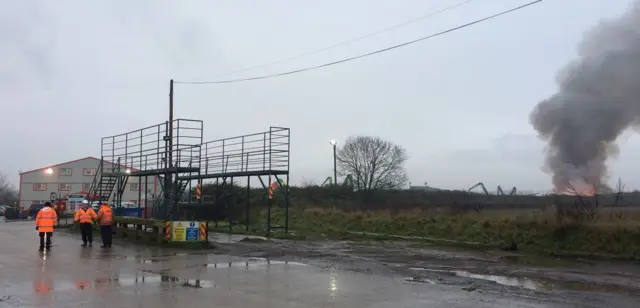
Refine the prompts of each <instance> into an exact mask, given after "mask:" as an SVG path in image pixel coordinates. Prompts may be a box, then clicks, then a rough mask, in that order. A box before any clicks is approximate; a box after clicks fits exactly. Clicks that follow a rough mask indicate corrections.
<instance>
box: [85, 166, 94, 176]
mask: <svg viewBox="0 0 640 308" xmlns="http://www.w3.org/2000/svg"><path fill="white" fill-rule="evenodd" d="M82 175H84V176H95V175H96V168H83V169H82Z"/></svg>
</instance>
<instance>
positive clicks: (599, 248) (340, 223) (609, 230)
mask: <svg viewBox="0 0 640 308" xmlns="http://www.w3.org/2000/svg"><path fill="white" fill-rule="evenodd" d="M614 214H615V215H614ZM258 215H260V216H264V213H259V214H258ZM253 221H264V217H260V220H256V219H253ZM272 224H279V225H282V224H284V215H283V213H282V212H281V211H280V210H279V209H276V210H274V212H273V216H272ZM289 226H290V229H291V230H295V231H294V232H292V233H293V234H284V233H281V232H273V233H272V234H271V236H272V237H276V238H290V239H313V238H319V237H322V238H333V239H379V240H385V239H404V240H415V241H426V242H432V243H435V244H438V245H447V246H462V247H468V248H481V249H505V250H517V251H522V252H529V253H538V254H545V255H549V254H550V255H556V256H579V257H592V258H599V259H625V260H630V259H631V260H640V211H638V210H636V209H635V208H623V209H606V210H603V211H601V213H599V215H598V218H597V219H596V220H594V221H591V222H588V223H575V222H572V223H566V222H565V223H560V222H558V221H557V219H556V217H555V211H554V210H552V209H548V210H529V209H527V210H492V211H481V212H466V213H460V214H451V213H449V212H447V211H439V210H438V209H434V210H430V211H423V210H410V211H398V212H392V211H360V212H345V211H340V210H335V209H320V208H309V209H295V210H291V211H290V221H289ZM240 229H242V230H240ZM211 231H216V232H228V231H229V229H228V226H225V225H223V224H219V225H218V227H217V228H212V229H211ZM233 232H234V233H239V234H256V235H265V234H264V232H263V231H262V232H246V231H244V227H234V229H233Z"/></svg>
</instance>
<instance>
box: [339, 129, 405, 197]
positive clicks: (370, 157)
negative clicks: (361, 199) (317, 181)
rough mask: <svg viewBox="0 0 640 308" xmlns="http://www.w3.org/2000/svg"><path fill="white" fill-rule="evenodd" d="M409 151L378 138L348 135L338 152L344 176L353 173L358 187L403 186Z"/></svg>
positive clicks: (388, 187) (362, 188) (340, 168)
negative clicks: (405, 164)
mask: <svg viewBox="0 0 640 308" xmlns="http://www.w3.org/2000/svg"><path fill="white" fill-rule="evenodd" d="M407 159H408V155H407V151H406V150H405V149H404V148H402V147H401V146H399V145H396V144H394V143H392V142H390V141H386V140H383V139H381V138H379V137H370V136H356V137H349V138H348V139H347V140H346V142H345V144H344V146H342V148H340V150H339V152H338V154H337V160H338V165H339V166H338V167H339V170H340V173H341V174H343V175H346V174H351V176H352V177H353V186H354V188H355V189H356V190H360V191H372V190H379V189H394V188H400V187H402V186H403V185H405V184H406V183H407V174H406V171H405V169H404V163H405V162H406V160H407Z"/></svg>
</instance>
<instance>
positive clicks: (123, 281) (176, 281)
mask: <svg viewBox="0 0 640 308" xmlns="http://www.w3.org/2000/svg"><path fill="white" fill-rule="evenodd" d="M159 284H172V285H175V286H181V287H189V288H214V287H215V283H214V281H213V280H204V279H184V278H180V277H176V276H170V275H156V274H145V275H120V276H115V277H103V278H97V279H94V280H77V281H74V282H69V281H52V280H49V281H39V282H35V283H34V284H33V289H32V290H33V292H35V293H49V292H63V291H72V290H86V289H94V290H98V291H100V290H106V289H110V288H114V287H131V286H136V285H159ZM12 289H13V290H12ZM27 289H28V288H24V286H14V287H12V288H9V289H8V291H9V292H10V293H12V294H20V293H24V291H25V290H27ZM12 291H13V292H12Z"/></svg>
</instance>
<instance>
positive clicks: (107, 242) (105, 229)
mask: <svg viewBox="0 0 640 308" xmlns="http://www.w3.org/2000/svg"><path fill="white" fill-rule="evenodd" d="M112 232H113V231H112V228H111V226H100V235H102V244H103V245H104V246H105V247H111V238H112V237H113V234H112Z"/></svg>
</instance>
